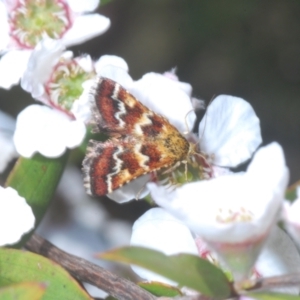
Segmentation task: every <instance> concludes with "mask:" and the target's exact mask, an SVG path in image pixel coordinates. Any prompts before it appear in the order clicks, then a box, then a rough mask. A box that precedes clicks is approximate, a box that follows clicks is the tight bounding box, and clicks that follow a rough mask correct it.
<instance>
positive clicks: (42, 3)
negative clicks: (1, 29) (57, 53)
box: [9, 0, 71, 49]
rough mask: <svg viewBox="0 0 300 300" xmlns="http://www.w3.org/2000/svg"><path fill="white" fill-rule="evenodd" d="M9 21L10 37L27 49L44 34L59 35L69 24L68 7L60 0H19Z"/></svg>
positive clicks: (51, 36)
mask: <svg viewBox="0 0 300 300" xmlns="http://www.w3.org/2000/svg"><path fill="white" fill-rule="evenodd" d="M9 22H10V26H11V36H12V38H14V39H15V40H16V41H17V42H18V44H20V46H22V47H24V48H29V49H31V48H34V47H35V45H36V44H37V43H38V42H39V41H40V40H41V39H42V38H43V36H45V35H47V36H48V37H50V38H54V39H57V38H59V37H61V36H62V35H63V34H64V33H65V32H66V31H67V30H68V29H69V28H70V26H71V20H70V16H69V10H68V7H67V5H66V4H65V3H63V2H62V1H60V0H56V1H55V0H51V1H50V0H20V1H18V4H17V6H16V7H15V9H14V10H13V11H12V12H11V15H10V19H9Z"/></svg>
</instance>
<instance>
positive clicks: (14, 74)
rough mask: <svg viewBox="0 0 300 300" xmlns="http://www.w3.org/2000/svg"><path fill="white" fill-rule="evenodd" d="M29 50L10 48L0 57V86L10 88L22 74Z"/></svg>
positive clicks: (17, 81)
mask: <svg viewBox="0 0 300 300" xmlns="http://www.w3.org/2000/svg"><path fill="white" fill-rule="evenodd" d="M30 53H31V51H29V50H22V51H17V50H12V51H9V52H7V53H6V54H4V55H3V56H2V57H1V59H0V87H1V88H4V89H10V88H11V87H12V86H13V85H16V84H18V83H19V80H20V78H21V77H22V75H23V74H24V72H25V70H26V67H27V63H28V60H29V56H30Z"/></svg>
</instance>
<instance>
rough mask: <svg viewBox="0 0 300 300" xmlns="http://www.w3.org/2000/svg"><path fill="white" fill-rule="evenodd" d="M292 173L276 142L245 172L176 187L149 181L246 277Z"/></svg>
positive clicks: (164, 202)
mask: <svg viewBox="0 0 300 300" xmlns="http://www.w3.org/2000/svg"><path fill="white" fill-rule="evenodd" d="M288 178H289V176H288V169H287V167H286V165H285V160H284V155H283V151H282V149H281V147H280V145H279V144H277V143H272V144H270V145H269V146H266V147H263V148H261V149H260V150H259V151H258V152H257V153H256V155H255V156H254V159H253V161H252V162H251V164H250V165H249V167H248V170H247V172H245V173H238V174H231V175H224V176H220V177H217V178H214V179H211V180H203V181H199V182H193V183H188V184H185V185H183V186H182V187H179V188H177V189H174V190H172V191H170V190H168V189H166V188H165V187H163V186H158V185H156V184H154V183H149V184H148V185H147V186H148V188H149V189H150V192H151V195H152V198H153V199H154V200H155V202H156V203H157V204H158V205H160V206H162V207H164V208H165V209H166V210H167V211H169V212H170V213H171V214H173V215H174V216H176V217H177V218H179V219H180V220H181V221H183V222H184V223H185V224H186V225H187V226H188V227H189V228H190V229H191V230H192V231H193V232H194V233H195V234H197V235H198V236H200V237H201V238H202V239H203V240H204V241H205V242H206V243H207V244H208V245H209V246H210V247H211V248H212V249H214V250H215V251H216V252H217V253H218V254H219V255H220V257H221V258H222V259H223V260H224V261H225V262H226V263H227V264H228V267H229V268H230V269H231V271H232V273H233V274H234V276H235V278H236V279H237V280H242V279H243V278H245V277H247V276H248V272H249V271H250V269H251V267H252V266H253V264H254V262H255V260H256V258H257V256H258V254H259V252H260V249H261V247H262V245H263V243H264V242H265V240H266V238H267V236H268V234H269V232H270V229H271V228H272V226H273V225H274V223H275V222H276V221H277V217H278V214H279V211H280V209H281V206H282V201H283V199H284V193H285V189H286V187H287V183H288ZM250 250H251V251H250ZM250 253H251V255H249V254H250ZM237 261H240V262H239V263H237Z"/></svg>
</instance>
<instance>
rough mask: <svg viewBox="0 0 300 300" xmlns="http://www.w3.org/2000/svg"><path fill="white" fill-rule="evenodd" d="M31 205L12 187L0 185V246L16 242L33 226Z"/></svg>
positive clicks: (33, 219)
mask: <svg viewBox="0 0 300 300" xmlns="http://www.w3.org/2000/svg"><path fill="white" fill-rule="evenodd" d="M34 222H35V218H34V215H33V213H32V210H31V207H30V206H29V205H28V204H27V203H26V200H25V199H24V198H23V197H20V196H19V195H18V193H17V191H15V190H14V189H12V188H10V187H8V188H2V187H0V246H4V245H8V244H13V243H16V242H18V241H19V240H20V238H21V237H22V235H23V234H24V233H26V232H28V231H29V230H30V229H32V228H33V226H34Z"/></svg>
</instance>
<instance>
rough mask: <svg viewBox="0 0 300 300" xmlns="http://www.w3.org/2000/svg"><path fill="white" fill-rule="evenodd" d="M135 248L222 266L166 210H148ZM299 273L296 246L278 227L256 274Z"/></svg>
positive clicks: (135, 234)
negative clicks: (179, 254)
mask: <svg viewBox="0 0 300 300" xmlns="http://www.w3.org/2000/svg"><path fill="white" fill-rule="evenodd" d="M203 200H204V199H203ZM131 245H132V246H142V247H147V248H151V249H154V250H158V251H161V252H163V253H164V254H166V255H173V254H177V253H190V254H194V255H199V256H200V257H202V258H204V259H208V260H210V261H211V262H213V263H217V264H219V262H218V261H217V260H216V254H215V253H213V252H211V251H210V250H209V249H208V248H207V245H205V244H204V243H203V241H201V240H199V238H195V237H194V235H193V233H192V232H191V231H190V230H189V229H188V227H187V226H186V225H185V223H183V222H182V221H181V220H179V219H177V218H175V217H173V216H172V215H170V214H169V213H168V212H167V211H166V210H164V209H163V208H152V209H150V210H148V211H147V212H146V213H145V214H143V215H142V216H141V217H140V218H139V219H138V220H137V221H136V222H135V223H134V225H133V228H132V236H131ZM132 268H133V270H134V271H135V272H136V273H137V274H138V275H139V276H140V277H141V278H143V279H145V280H150V281H160V282H164V283H167V284H171V285H175V284H176V283H174V282H172V281H170V280H169V279H167V278H164V277H162V276H160V275H158V274H155V273H153V272H150V271H148V270H145V269H142V268H139V267H132ZM299 270H300V256H299V253H298V252H297V249H296V247H295V245H294V244H293V243H292V241H291V240H290V238H289V237H288V236H287V235H286V234H285V233H284V232H283V231H282V230H281V229H280V228H279V227H277V226H275V227H274V228H273V230H272V232H271V235H270V237H269V239H268V240H267V242H266V245H265V246H264V248H263V250H262V252H261V254H260V256H259V258H258V260H257V262H256V263H255V267H254V269H253V273H254V275H256V278H257V277H259V278H260V277H267V276H276V275H283V274H289V273H292V272H299ZM281 292H289V293H293V294H297V293H298V292H299V288H288V289H285V290H283V289H281Z"/></svg>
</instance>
